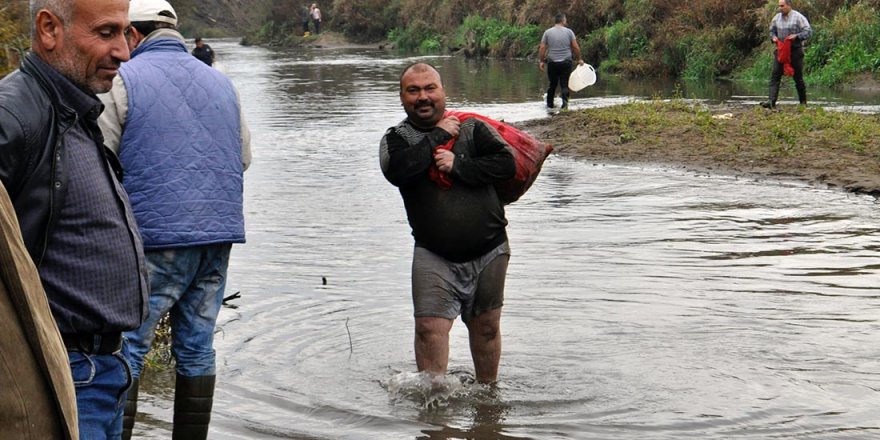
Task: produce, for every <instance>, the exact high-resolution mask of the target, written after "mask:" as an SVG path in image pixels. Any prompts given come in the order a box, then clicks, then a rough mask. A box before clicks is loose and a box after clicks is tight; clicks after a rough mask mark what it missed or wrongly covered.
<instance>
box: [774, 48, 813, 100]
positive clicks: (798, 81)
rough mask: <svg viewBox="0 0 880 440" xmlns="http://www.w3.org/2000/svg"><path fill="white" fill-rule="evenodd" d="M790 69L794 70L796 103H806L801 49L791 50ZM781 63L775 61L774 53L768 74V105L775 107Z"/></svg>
mask: <svg viewBox="0 0 880 440" xmlns="http://www.w3.org/2000/svg"><path fill="white" fill-rule="evenodd" d="M791 67H793V68H794V88H795V89H797V94H798V101H800V103H801V104H806V103H807V85H806V84H805V83H804V50H803V49H801V48H797V49H794V48H793V49H792V50H791ZM782 69H783V67H782V63H780V62H779V61H777V58H776V52H775V51H774V52H773V73H771V74H770V105H773V106H775V105H776V98H778V97H779V81H780V80H782Z"/></svg>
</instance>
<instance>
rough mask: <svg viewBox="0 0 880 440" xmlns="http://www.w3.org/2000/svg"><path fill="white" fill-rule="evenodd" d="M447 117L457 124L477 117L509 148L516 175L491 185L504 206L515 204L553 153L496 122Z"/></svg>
mask: <svg viewBox="0 0 880 440" xmlns="http://www.w3.org/2000/svg"><path fill="white" fill-rule="evenodd" d="M448 113H449V114H450V115H451V116H455V117H457V118H458V119H459V120H460V121H464V120H465V119H467V118H477V119H480V120H481V121H483V122H486V123H487V124H489V125H491V126H492V128H494V129H495V131H497V132H498V134H499V135H501V137H502V138H504V140H505V141H506V142H507V143H508V144H509V145H510V147H511V149H512V150H513V158H514V160H516V174H515V175H514V176H513V178H511V179H509V180H505V181H502V182H497V183H496V184H495V191H496V192H497V193H498V197H499V198H500V199H501V201H502V202H503V203H504V204H505V205H506V204H510V203H513V202H515V201H517V200H518V199H519V198H520V197H522V195H523V194H525V193H526V191H528V190H529V187H531V186H532V184H533V183H534V182H535V179H537V178H538V173H540V172H541V166H542V165H543V164H544V159H546V158H547V156H548V155H550V152H551V151H553V146H551V145H550V144H545V143H544V142H541V141H539V140H538V139H536V138H535V137H534V136H532V135H530V134H528V133H526V132H524V131H522V130H520V129H518V128H516V127H513V126H512V125H508V124H505V123H504V122H501V121H496V120H494V119H492V118H489V117H487V116H483V115H480V114H477V113H470V112H459V111H450V112H448Z"/></svg>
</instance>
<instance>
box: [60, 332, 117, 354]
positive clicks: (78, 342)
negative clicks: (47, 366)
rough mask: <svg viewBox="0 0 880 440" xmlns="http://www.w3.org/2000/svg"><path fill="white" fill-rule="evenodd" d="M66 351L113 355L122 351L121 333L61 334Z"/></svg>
mask: <svg viewBox="0 0 880 440" xmlns="http://www.w3.org/2000/svg"><path fill="white" fill-rule="evenodd" d="M61 340H62V341H64V347H65V348H67V351H78V352H81V353H87V354H113V353H116V352H117V351H119V350H121V349H122V333H62V334H61Z"/></svg>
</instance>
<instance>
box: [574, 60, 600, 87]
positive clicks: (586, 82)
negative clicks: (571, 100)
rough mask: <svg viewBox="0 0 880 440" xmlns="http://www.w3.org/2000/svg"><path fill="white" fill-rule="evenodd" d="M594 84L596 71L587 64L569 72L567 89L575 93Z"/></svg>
mask: <svg viewBox="0 0 880 440" xmlns="http://www.w3.org/2000/svg"><path fill="white" fill-rule="evenodd" d="M593 84H596V71H595V70H593V66H591V65H589V64H581V65H579V66H577V68H576V69H574V70H573V71H572V72H571V76H570V77H569V78H568V88H569V89H570V90H571V91H572V92H577V91H578V90H580V89H583V88H584V87H587V86H591V85H593Z"/></svg>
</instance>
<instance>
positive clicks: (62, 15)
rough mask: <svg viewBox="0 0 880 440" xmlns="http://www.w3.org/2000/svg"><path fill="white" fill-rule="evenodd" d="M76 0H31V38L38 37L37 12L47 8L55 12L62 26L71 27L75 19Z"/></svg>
mask: <svg viewBox="0 0 880 440" xmlns="http://www.w3.org/2000/svg"><path fill="white" fill-rule="evenodd" d="M74 3H75V0H30V14H31V40H33V39H35V38H37V12H40V10H42V9H46V10H48V11H49V12H51V13H53V14H55V16H56V17H58V19H59V20H61V24H62V27H63V28H64V29H65V30H67V29H70V25H71V23H70V22H71V20H72V19H73V4H74Z"/></svg>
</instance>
